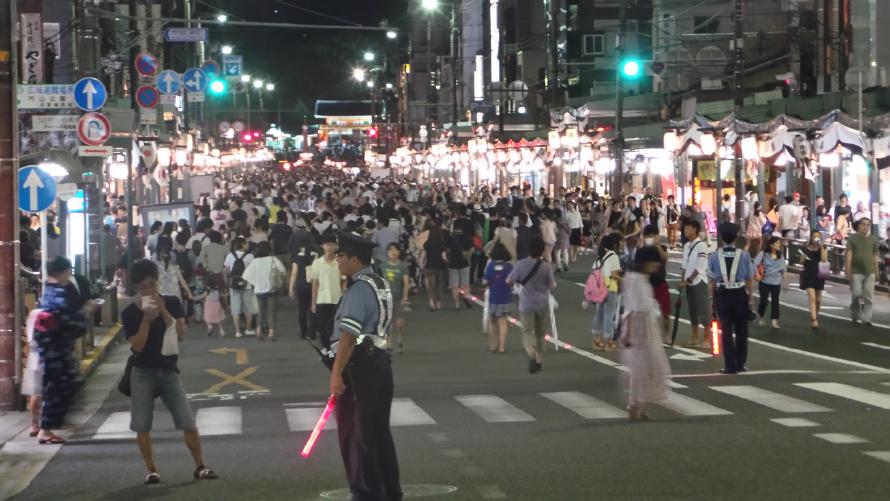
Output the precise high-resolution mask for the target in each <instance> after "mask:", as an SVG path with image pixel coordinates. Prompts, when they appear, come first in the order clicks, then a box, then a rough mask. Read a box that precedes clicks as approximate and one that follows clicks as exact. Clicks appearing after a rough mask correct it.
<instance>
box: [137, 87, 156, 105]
mask: <svg viewBox="0 0 890 501" xmlns="http://www.w3.org/2000/svg"><path fill="white" fill-rule="evenodd" d="M158 99H160V95H159V94H158V90H157V89H155V88H154V87H152V86H151V85H143V86H142V87H139V88H138V89H136V102H137V103H139V106H140V107H141V108H154V107H155V106H157V105H158Z"/></svg>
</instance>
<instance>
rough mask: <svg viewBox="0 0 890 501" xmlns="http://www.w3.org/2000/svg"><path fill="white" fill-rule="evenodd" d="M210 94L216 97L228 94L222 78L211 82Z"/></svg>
mask: <svg viewBox="0 0 890 501" xmlns="http://www.w3.org/2000/svg"><path fill="white" fill-rule="evenodd" d="M210 93H211V94H213V95H215V96H220V95H222V94H225V93H226V81H225V80H223V79H222V78H217V79H214V80H213V81H212V82H210Z"/></svg>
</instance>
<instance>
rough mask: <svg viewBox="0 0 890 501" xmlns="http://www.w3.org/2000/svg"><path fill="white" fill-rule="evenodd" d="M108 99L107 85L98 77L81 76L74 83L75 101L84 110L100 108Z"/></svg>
mask: <svg viewBox="0 0 890 501" xmlns="http://www.w3.org/2000/svg"><path fill="white" fill-rule="evenodd" d="M107 100H108V93H107V92H106V91H105V85H104V84H103V83H102V81H101V80H99V79H97V78H93V77H86V78H81V79H80V80H78V81H77V83H75V84H74V103H75V104H77V107H78V108H80V109H82V110H84V111H96V110H99V109H100V108H102V107H103V106H105V101H107Z"/></svg>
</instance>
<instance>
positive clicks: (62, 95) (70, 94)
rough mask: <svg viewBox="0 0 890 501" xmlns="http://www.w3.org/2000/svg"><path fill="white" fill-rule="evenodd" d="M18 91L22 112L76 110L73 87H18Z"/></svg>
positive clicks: (17, 95)
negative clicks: (29, 110) (60, 109)
mask: <svg viewBox="0 0 890 501" xmlns="http://www.w3.org/2000/svg"><path fill="white" fill-rule="evenodd" d="M16 89H17V90H16V97H17V98H18V102H17V105H16V107H17V108H18V109H20V110H26V109H31V110H47V109H59V108H74V86H73V85H18V86H16Z"/></svg>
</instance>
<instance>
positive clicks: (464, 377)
mask: <svg viewBox="0 0 890 501" xmlns="http://www.w3.org/2000/svg"><path fill="white" fill-rule="evenodd" d="M589 266H590V258H583V259H582V261H581V262H580V263H578V264H577V265H575V266H574V267H573V269H572V271H571V272H570V273H567V274H565V275H563V276H561V277H560V279H559V280H558V282H559V287H558V289H557V291H556V294H555V295H556V297H557V299H558V300H559V302H560V303H561V305H562V306H561V307H560V309H559V310H558V327H559V337H560V342H561V343H568V345H570V346H571V348H570V349H562V350H560V351H559V352H553V351H550V352H548V353H547V355H546V357H545V360H544V371H543V372H541V373H540V374H538V375H534V376H531V375H529V374H527V372H526V359H525V355H524V352H523V351H522V350H521V344H520V337H519V336H518V330H516V329H515V328H512V329H511V334H510V338H509V352H508V353H507V354H504V355H493V354H490V353H488V352H487V351H485V349H484V338H483V337H482V336H481V331H480V323H481V322H480V315H481V310H480V309H479V308H477V307H474V309H473V310H461V311H441V312H436V313H431V312H429V311H426V310H425V309H423V308H422V305H424V304H425V301H424V300H423V298H422V297H415V298H414V299H413V302H414V304H415V310H414V311H413V312H411V313H410V314H409V317H408V318H409V324H408V325H409V330H410V332H409V337H408V341H407V343H406V352H405V353H404V354H401V355H396V356H395V360H394V370H395V375H396V376H395V377H396V397H397V399H396V401H395V402H394V406H393V418H392V420H393V422H392V425H393V429H394V436H395V440H396V446H397V449H398V454H399V459H400V462H401V471H402V482H403V484H404V486H405V491H406V494H408V496H406V497H409V498H413V497H414V495H412V494H411V493H414V494H418V493H420V494H422V493H423V492H426V493H430V492H435V491H433V490H431V489H433V487H432V486H440V488H441V489H443V490H453V492H451V493H450V494H438V495H434V496H431V497H428V499H448V500H470V499H510V500H584V499H608V500H640V499H658V500H697V499H702V500H713V499H739V500H750V499H820V500H821V499H838V500H849V499H856V500H871V499H874V500H878V499H886V492H887V491H888V489H890V475H888V473H890V433H888V429H887V422H888V417H890V361H888V355H890V352H888V350H887V349H883V348H879V347H875V346H871V345H863V344H862V343H873V344H875V345H881V346H886V347H887V348H890V330H888V329H886V328H881V327H878V326H874V327H864V326H853V325H852V324H851V323H850V322H849V321H847V320H843V318H844V315H845V310H844V309H837V310H832V309H829V310H827V312H829V313H831V314H833V315H836V317H837V318H826V319H825V320H824V322H823V329H822V331H820V332H818V333H813V332H812V331H811V330H810V328H809V323H808V321H807V314H806V313H805V312H804V311H801V310H800V309H798V308H799V307H800V306H801V305H802V304H803V303H802V301H801V300H802V298H803V296H802V295H801V294H800V293H797V292H794V291H793V290H790V291H788V292H783V301H786V302H787V303H788V304H789V305H790V306H787V307H784V308H783V311H782V315H783V316H782V324H783V328H782V329H781V330H780V331H772V330H770V329H763V328H757V327H755V328H754V329H753V337H752V345H751V350H750V351H751V353H750V358H749V364H748V365H749V367H750V369H751V372H749V373H746V374H743V375H737V376H721V375H719V374H718V372H717V371H718V369H719V368H720V367H721V366H722V364H721V361H720V360H719V359H715V358H714V357H711V356H709V355H708V354H706V353H705V352H703V351H699V350H685V349H682V350H681V349H675V350H671V351H669V355H670V356H672V357H676V358H672V360H671V364H672V368H673V371H674V373H675V377H674V386H675V391H674V393H673V397H672V398H671V399H670V400H669V401H668V402H666V403H664V404H663V405H661V406H657V407H654V408H653V409H652V412H651V413H650V414H651V416H652V418H653V420H652V421H651V422H647V423H630V422H628V421H627V420H626V419H625V411H624V410H623V409H624V406H625V399H626V396H625V393H624V391H623V386H622V378H621V374H622V371H621V369H622V368H621V366H620V364H619V363H618V361H617V360H618V356H617V354H616V353H603V352H599V353H593V352H592V350H591V348H590V345H591V339H590V332H589V322H590V314H591V312H590V311H583V310H581V309H580V307H578V304H579V303H580V299H581V288H580V287H579V286H578V285H576V284H577V283H581V282H583V280H584V278H585V276H586V270H587V269H589ZM670 271H671V272H672V273H674V272H676V270H675V265H672V267H671V270H670ZM828 292H829V293H830V294H831V295H832V296H829V301H827V306H829V307H832V306H840V307H841V308H843V307H844V301H845V299H844V297H845V296H844V294H845V289H844V288H843V287H841V286H837V285H830V286H829V289H828ZM284 301H289V300H284ZM878 301H879V302H882V304H883V306H882V307H881V309H882V311H881V313H880V317H879V318H878V319H876V320H878V323H881V324H883V325H888V324H890V312H888V311H887V310H888V309H890V308H887V304H888V301H887V297H885V296H881V297H880V298H879V299H878ZM282 310H283V311H282V312H281V313H282V314H281V319H280V322H281V325H282V326H284V328H280V329H279V332H280V334H282V339H281V340H280V341H278V342H276V343H261V342H258V341H257V340H255V339H251V338H244V339H233V338H231V337H229V338H223V339H209V338H207V337H206V336H204V335H202V332H201V330H200V328H199V327H194V328H192V329H191V330H190V333H189V339H188V341H187V342H186V343H184V344H183V345H182V354H181V356H180V368H181V370H182V379H183V382H184V384H185V386H186V389H187V391H189V392H192V393H193V394H192V405H193V410H195V411H196V412H197V416H198V422H199V424H200V427H201V431H202V433H203V435H204V447H205V456H206V458H207V460H208V462H209V464H210V465H211V466H213V467H214V468H215V469H216V470H217V471H218V472H219V474H220V476H221V479H220V480H217V481H202V482H195V481H193V480H192V478H191V471H192V465H191V463H190V460H189V459H188V454H187V451H186V449H185V447H184V445H183V444H182V443H181V441H180V440H179V437H178V435H177V434H175V433H174V432H173V430H172V423H171V422H170V419H169V417H168V416H167V415H166V412H165V410H164V409H163V406H162V405H161V404H158V410H157V413H156V429H157V432H156V434H155V436H156V439H157V441H156V450H157V461H158V465H159V468H160V473H161V475H162V477H163V480H164V482H163V484H161V485H159V486H151V487H146V486H143V485H141V481H142V476H143V474H144V471H143V466H142V462H141V460H140V458H139V453H138V450H137V448H136V445H135V443H134V441H133V438H132V435H131V433H130V432H129V430H128V429H127V425H128V412H127V404H128V403H127V400H126V399H125V398H124V397H123V396H121V395H119V394H118V393H117V392H116V390H112V386H113V385H114V384H116V380H117V377H118V374H119V373H120V371H121V370H122V369H123V361H124V359H125V356H126V350H125V349H124V348H123V347H122V346H118V347H117V348H116V350H115V351H114V352H113V353H112V354H111V356H110V357H109V359H108V360H107V361H106V362H105V364H104V365H103V367H101V368H100V370H99V372H98V374H97V375H96V376H95V377H93V378H91V380H90V381H89V384H88V386H87V389H86V392H85V398H84V403H83V404H82V405H81V407H80V412H79V413H78V414H77V415H76V416H75V417H76V418H77V419H79V420H82V421H83V424H82V425H81V426H79V427H76V428H75V429H73V430H72V432H71V433H72V435H71V436H72V439H73V440H72V442H71V443H70V444H69V445H66V446H63V447H55V446H51V447H46V446H44V447H38V446H35V445H32V441H30V440H28V439H24V438H19V439H17V440H14V441H12V442H10V443H9V444H7V446H6V448H5V449H4V450H3V451H2V452H0V473H2V475H0V477H2V478H5V479H6V480H3V482H4V483H3V484H0V485H3V486H5V488H7V489H11V488H14V487H15V485H16V484H27V481H28V480H29V479H30V477H31V474H32V473H34V472H36V471H39V473H37V474H36V476H35V477H34V478H33V482H30V485H28V486H27V488H25V489H24V490H23V491H22V492H21V493H20V494H18V495H17V496H16V497H15V498H14V499H20V500H25V499H66V500H80V499H83V500H87V499H89V500H92V499H100V500H104V499H148V498H151V499H183V500H185V499H189V500H192V499H208V500H211V499H212V500H227V499H232V500H237V499H294V500H314V499H320V495H322V493H325V496H327V497H326V498H333V499H345V496H344V494H343V491H339V492H331V491H337V490H338V489H343V488H344V487H345V482H344V476H343V470H342V465H341V463H340V458H339V453H338V449H337V445H336V436H335V435H334V434H333V433H332V432H326V433H324V434H323V435H322V438H321V440H320V442H319V444H318V447H317V449H316V451H315V453H314V455H313V456H312V457H311V458H310V459H308V460H304V459H302V458H300V457H299V449H300V447H301V446H302V444H303V442H304V440H305V439H306V437H307V435H308V429H309V428H310V427H311V424H312V422H314V420H315V419H316V418H317V416H318V414H319V413H320V410H321V406H322V405H323V401H324V399H325V397H326V395H327V381H328V378H327V371H326V370H325V369H324V368H323V367H322V366H321V365H320V364H319V363H318V361H317V356H316V355H315V354H314V352H312V351H311V349H309V347H308V346H307V345H306V344H305V343H303V342H301V341H300V340H299V339H298V338H297V337H296V334H295V332H293V331H292V328H291V327H290V326H294V325H295V323H296V322H295V314H294V312H293V309H292V308H282ZM230 332H231V330H230ZM687 335H688V327H687V326H686V325H682V326H681V333H680V338H681V339H685V337H686V336H687ZM563 346H566V345H565V344H564V345H563ZM220 349H223V350H220ZM224 350H225V351H224ZM228 350H244V352H243V353H241V354H240V356H241V357H242V359H241V360H238V357H239V353H238V352H237V351H228ZM239 362H240V363H239ZM332 421H333V420H332ZM10 474H14V479H13V480H10V478H13V477H11V476H10ZM423 486H427V487H423ZM424 489H426V491H424ZM62 493H64V495H63V497H60V496H62ZM321 499H324V498H321Z"/></svg>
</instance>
